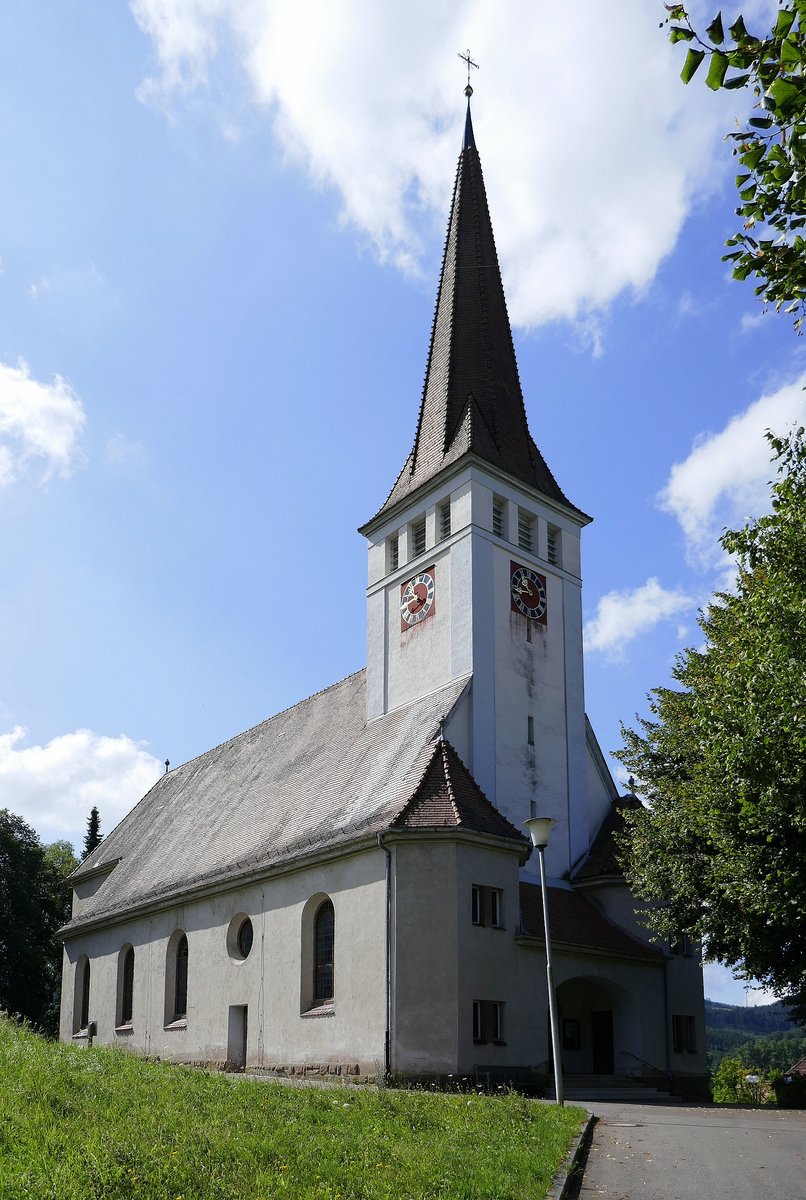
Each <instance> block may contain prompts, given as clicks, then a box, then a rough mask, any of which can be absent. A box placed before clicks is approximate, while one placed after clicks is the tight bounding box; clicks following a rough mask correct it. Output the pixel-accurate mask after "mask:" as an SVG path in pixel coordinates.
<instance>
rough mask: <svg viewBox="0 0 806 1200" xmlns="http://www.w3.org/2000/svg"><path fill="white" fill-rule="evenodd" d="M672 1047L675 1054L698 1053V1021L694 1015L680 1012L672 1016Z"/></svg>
mask: <svg viewBox="0 0 806 1200" xmlns="http://www.w3.org/2000/svg"><path fill="white" fill-rule="evenodd" d="M672 1047H673V1049H674V1052H675V1054H683V1053H686V1052H687V1053H688V1054H696V1053H697V1022H696V1021H695V1019H694V1017H690V1016H687V1015H682V1014H679V1013H676V1014H675V1015H674V1016H673V1017H672Z"/></svg>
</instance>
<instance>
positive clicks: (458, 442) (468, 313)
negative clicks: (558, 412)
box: [377, 84, 584, 516]
mask: <svg viewBox="0 0 806 1200" xmlns="http://www.w3.org/2000/svg"><path fill="white" fill-rule="evenodd" d="M466 94H467V96H468V101H467V117H466V120H465V132H464V140H463V143H462V151H461V154H460V155H459V165H458V167H457V171H456V182H455V184H454V189H453V201H452V205H451V215H450V220H449V222H448V236H447V239H446V242H445V253H444V256H443V260H442V273H441V276H440V281H439V291H438V293H437V304H436V311H435V313H434V323H433V327H432V330H431V345H430V348H429V352H428V365H427V367H426V374H425V385H424V387H423V395H422V400H421V403H420V415H419V419H418V422H417V433H416V436H415V439H414V447H413V448H412V451H411V454H410V455H409V457H408V459H407V460H406V464H405V466H404V467H403V470H402V471H401V472H400V475H399V476H398V478H397V481H396V482H395V485H394V487H393V488H392V491H391V492H390V494H389V496H388V498H387V500H386V502H385V503H384V505H383V507H382V508H381V509H380V512H379V513H378V514H377V515H378V516H381V515H382V514H384V513H386V512H387V511H388V510H389V509H391V508H393V507H394V506H395V505H396V504H397V503H398V502H400V501H402V500H404V499H406V498H407V497H409V496H410V495H411V494H412V493H413V492H414V491H416V490H417V489H418V488H420V487H422V486H423V485H424V484H426V483H429V482H430V481H431V480H432V479H434V478H435V477H436V476H437V475H438V474H439V473H440V472H441V471H442V470H443V469H445V468H447V467H450V466H452V465H453V464H455V463H456V462H457V461H458V460H459V459H461V458H463V457H464V456H465V455H475V456H476V457H478V458H481V459H483V460H485V461H486V462H488V463H490V464H492V465H493V466H495V467H498V468H499V469H500V470H502V471H505V472H507V473H508V474H510V475H513V476H514V477H515V478H516V479H518V480H521V481H522V482H523V483H526V484H529V486H530V487H533V488H536V489H537V491H539V492H542V493H543V495H544V496H546V497H548V498H550V499H552V500H554V501H558V502H559V503H561V504H563V505H564V506H566V507H567V508H570V509H572V510H574V511H577V512H578V511H579V510H577V509H575V508H574V505H572V504H571V503H570V502H569V501H568V500H567V499H566V497H565V496H564V495H563V493H562V491H561V490H560V487H559V485H558V484H557V482H556V480H555V479H554V476H553V475H552V473H551V471H550V470H549V468H548V467H547V465H546V463H545V460H544V459H543V456H542V455H541V453H540V451H539V450H538V448H537V446H536V445H535V443H534V442H533V440H532V437H531V435H530V433H529V427H528V425H527V421H526V411H525V408H524V404H523V395H522V392H521V385H520V380H519V378H518V366H517V362H516V360H515V350H514V347H513V344H512V331H511V329H510V324H509V317H508V315H507V306H506V300H505V298H504V288H503V284H502V282H501V272H500V270H499V267H498V256H497V254H496V250H495V239H494V237H493V230H492V224H491V222H490V213H489V210H488V207H487V195H486V192H485V189H484V178H483V176H482V171H481V161H480V159H479V154H478V150H477V149H476V141H475V137H474V135H473V122H472V119H471V116H470V95H471V94H472V88H471V87H470V86H469V84H468V87H467V89H466ZM583 515H584V514H583Z"/></svg>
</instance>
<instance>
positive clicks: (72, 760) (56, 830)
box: [0, 725, 163, 849]
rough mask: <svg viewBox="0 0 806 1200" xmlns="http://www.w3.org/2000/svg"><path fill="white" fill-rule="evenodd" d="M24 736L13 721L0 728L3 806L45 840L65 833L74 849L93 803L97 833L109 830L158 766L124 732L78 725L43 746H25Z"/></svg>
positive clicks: (152, 780)
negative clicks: (98, 817) (4, 729)
mask: <svg viewBox="0 0 806 1200" xmlns="http://www.w3.org/2000/svg"><path fill="white" fill-rule="evenodd" d="M26 738H27V733H26V731H25V730H24V729H22V728H21V727H20V726H19V725H18V726H15V728H14V729H13V730H12V732H11V733H5V734H0V794H2V796H3V806H4V807H6V808H10V809H11V811H12V812H14V813H15V814H16V815H17V816H20V817H23V818H24V820H26V821H27V822H28V824H29V825H32V826H33V828H34V829H36V831H37V833H39V835H40V836H41V838H42V840H43V841H45V842H50V841H54V840H56V839H57V838H66V839H67V840H68V841H71V842H72V843H73V845H74V846H76V848H77V849H80V844H81V842H82V841H83V837H84V833H85V831H86V824H87V817H88V816H89V812H90V809H91V808H92V807H93V805H95V806H96V807H97V808H98V811H99V813H100V815H101V833H102V834H107V833H110V832H111V830H112V828H113V827H114V826H115V825H116V824H117V823H118V821H119V820H120V819H121V817H123V816H124V815H125V814H126V813H127V812H128V811H129V809H130V808H131V807H132V806H133V805H134V804H136V803H137V801H138V800H139V799H140V798H141V797H142V796H143V795H145V793H146V792H147V791H148V789H149V788H150V787H151V786H152V785H153V784H154V783H156V781H157V779H158V778H159V776H160V774H161V773H162V770H163V766H162V764H161V763H159V762H158V760H157V759H156V758H154V756H153V755H152V754H149V753H148V751H147V750H145V749H144V746H143V743H141V742H135V741H132V739H131V738H129V737H126V735H125V734H120V735H119V736H118V737H104V736H103V735H101V734H97V733H93V732H92V730H89V729H79V730H76V732H75V733H65V734H62V735H60V736H59V737H55V738H53V739H52V740H51V741H49V742H48V743H47V744H46V745H44V746H27V745H25V741H26Z"/></svg>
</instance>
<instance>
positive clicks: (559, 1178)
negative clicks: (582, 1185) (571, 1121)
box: [546, 1112, 598, 1200]
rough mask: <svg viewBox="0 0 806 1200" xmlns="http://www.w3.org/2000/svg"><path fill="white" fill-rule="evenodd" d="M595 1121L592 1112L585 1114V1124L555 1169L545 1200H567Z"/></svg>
mask: <svg viewBox="0 0 806 1200" xmlns="http://www.w3.org/2000/svg"><path fill="white" fill-rule="evenodd" d="M597 1120H598V1117H596V1116H594V1114H593V1113H592V1112H589V1113H588V1114H587V1119H586V1121H585V1124H584V1125H583V1126H582V1129H581V1131H580V1133H579V1134H578V1135H577V1137H576V1139H575V1140H574V1141H573V1142H572V1143H571V1146H570V1149H569V1151H568V1153H567V1155H566V1156H565V1158H564V1159H563V1161H562V1162H561V1163H560V1166H559V1168H558V1169H557V1174H556V1175H555V1176H554V1180H553V1182H552V1185H551V1187H550V1188H549V1190H548V1191H547V1192H546V1200H567V1197H569V1196H570V1195H571V1194H572V1192H573V1190H574V1188H575V1187H576V1184H577V1182H578V1180H579V1179H580V1177H581V1174H582V1171H583V1164H584V1161H585V1158H586V1156H587V1153H588V1148H589V1147H590V1144H591V1139H592V1137H593V1127H594V1125H595V1124H596V1122H597Z"/></svg>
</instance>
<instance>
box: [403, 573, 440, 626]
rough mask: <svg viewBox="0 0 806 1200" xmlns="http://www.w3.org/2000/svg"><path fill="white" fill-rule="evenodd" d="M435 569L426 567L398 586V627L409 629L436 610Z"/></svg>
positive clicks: (431, 615)
mask: <svg viewBox="0 0 806 1200" xmlns="http://www.w3.org/2000/svg"><path fill="white" fill-rule="evenodd" d="M435 575H436V569H435V568H434V567H428V568H427V569H426V570H425V571H421V572H420V574H419V575H415V576H414V578H413V579H410V580H409V581H408V583H404V584H401V587H400V629H401V631H404V630H406V629H411V627H412V625H418V624H419V623H420V621H424V620H425V618H426V617H433V615H434V613H435V612H436V610H437V606H436V591H435V587H434V577H435Z"/></svg>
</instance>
